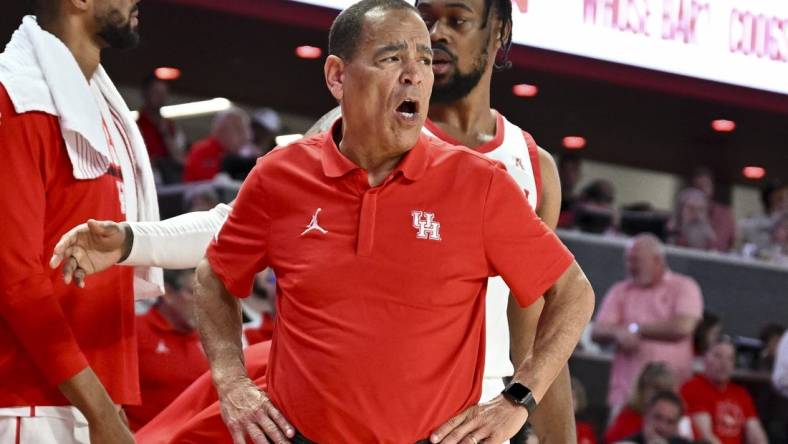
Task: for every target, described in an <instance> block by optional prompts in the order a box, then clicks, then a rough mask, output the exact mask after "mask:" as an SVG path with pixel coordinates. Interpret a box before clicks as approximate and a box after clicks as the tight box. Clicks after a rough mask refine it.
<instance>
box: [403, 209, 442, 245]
mask: <svg viewBox="0 0 788 444" xmlns="http://www.w3.org/2000/svg"><path fill="white" fill-rule="evenodd" d="M410 214H411V216H412V217H413V228H415V229H416V238H417V239H429V240H437V241H439V240H441V231H440V230H441V224H440V222H438V221H436V220H435V213H428V212H425V211H419V210H413V211H412V212H411V213H410Z"/></svg>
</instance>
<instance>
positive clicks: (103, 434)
mask: <svg viewBox="0 0 788 444" xmlns="http://www.w3.org/2000/svg"><path fill="white" fill-rule="evenodd" d="M88 429H89V431H90V444H134V435H132V434H131V432H130V431H129V429H128V427H126V426H125V425H124V424H123V423H122V422H121V420H120V416H118V417H116V420H114V421H98V422H96V423H94V424H88Z"/></svg>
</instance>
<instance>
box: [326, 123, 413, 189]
mask: <svg viewBox="0 0 788 444" xmlns="http://www.w3.org/2000/svg"><path fill="white" fill-rule="evenodd" d="M359 134H365V135H367V136H369V135H370V132H369V131H367V132H364V133H361V132H357V131H352V130H351V131H349V130H347V129H346V128H343V129H342V140H341V141H340V142H339V143H338V145H337V147H338V148H339V151H340V152H341V153H342V154H343V155H344V156H345V157H347V158H348V159H350V160H351V161H353V163H355V164H356V165H358V166H360V167H361V168H363V169H365V170H366V171H367V175H368V177H369V185H370V186H372V187H376V186H378V185H380V184H381V183H383V181H384V180H385V179H386V177H388V176H389V174H391V172H392V171H393V170H394V168H395V167H396V166H397V164H398V163H399V161H400V159H402V156H404V155H405V153H406V152H407V151H405V152H398V151H397V150H395V149H385V148H384V147H382V146H381V145H380V143H379V141H374V140H365V137H364V136H359ZM366 138H369V137H366Z"/></svg>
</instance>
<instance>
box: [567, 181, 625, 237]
mask: <svg viewBox="0 0 788 444" xmlns="http://www.w3.org/2000/svg"><path fill="white" fill-rule="evenodd" d="M615 196H616V190H615V188H613V184H612V183H610V181H607V180H604V179H596V180H594V181H592V182H591V183H589V184H588V185H586V186H585V187H584V188H583V190H582V191H581V192H580V196H579V198H578V200H577V202H576V203H575V207H574V225H575V226H576V227H577V228H579V229H580V231H584V232H587V233H596V234H603V233H607V232H609V231H610V230H611V229H612V227H613V226H614V222H615V209H614V208H613V202H614V200H615Z"/></svg>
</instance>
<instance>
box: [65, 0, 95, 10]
mask: <svg viewBox="0 0 788 444" xmlns="http://www.w3.org/2000/svg"><path fill="white" fill-rule="evenodd" d="M66 3H67V6H66V5H64V4H63V3H61V4H60V7H61V8H62V7H68V8H72V9H75V10H78V11H81V12H84V11H87V10H89V9H90V8H92V7H93V0H68V1H67V2H66Z"/></svg>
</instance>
